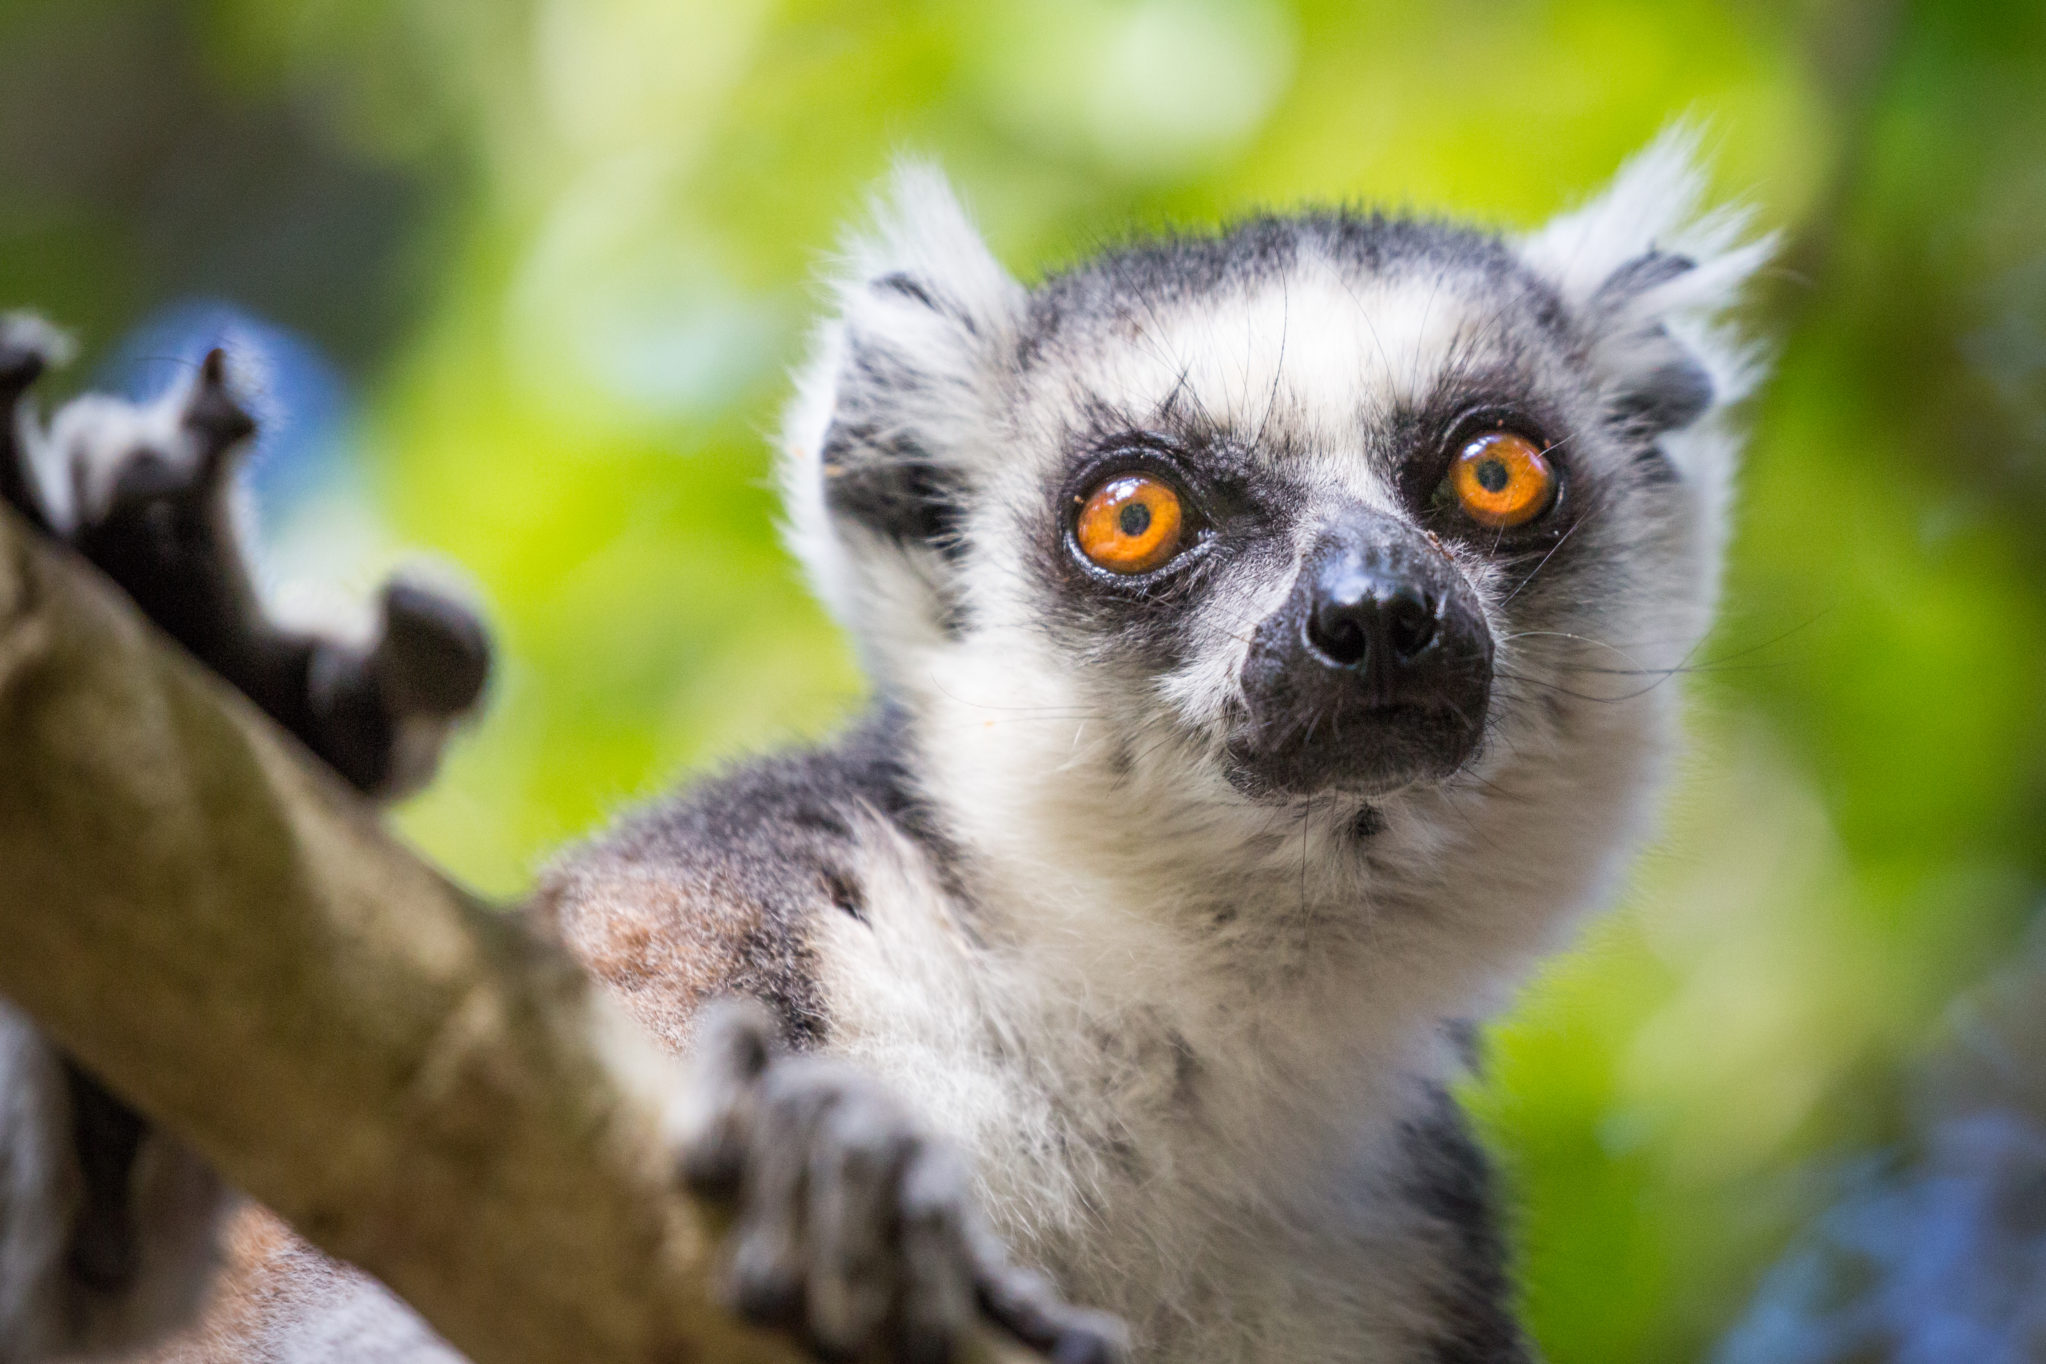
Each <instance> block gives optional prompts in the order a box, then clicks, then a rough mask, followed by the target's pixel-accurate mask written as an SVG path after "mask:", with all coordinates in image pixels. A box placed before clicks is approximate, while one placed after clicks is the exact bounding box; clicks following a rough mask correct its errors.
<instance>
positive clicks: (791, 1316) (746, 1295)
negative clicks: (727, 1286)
mask: <svg viewBox="0 0 2046 1364" xmlns="http://www.w3.org/2000/svg"><path fill="white" fill-rule="evenodd" d="M816 1070H817V1066H816V1063H814V1062H813V1061H812V1060H811V1059H810V1058H806V1057H796V1058H793V1059H791V1060H785V1061H783V1062H781V1063H780V1064H779V1065H776V1066H772V1067H770V1068H769V1069H768V1072H767V1078H766V1081H765V1083H764V1084H763V1085H762V1086H761V1091H760V1098H759V1104H760V1107H759V1113H758V1116H757V1117H756V1118H755V1120H754V1128H753V1141H752V1149H751V1151H750V1152H749V1155H748V1159H747V1167H746V1175H745V1192H744V1194H743V1196H742V1197H741V1200H740V1210H739V1224H738V1226H737V1228H736V1229H735V1230H734V1232H733V1251H732V1269H731V1295H732V1305H733V1307H734V1308H735V1309H737V1311H738V1312H739V1313H740V1314H741V1315H742V1316H744V1317H746V1318H747V1319H749V1320H751V1321H753V1322H756V1323H758V1324H759V1325H762V1326H801V1325H803V1323H804V1288H805V1281H806V1279H807V1277H808V1275H807V1257H806V1253H805V1251H806V1246H805V1243H806V1236H807V1231H808V1227H807V1220H808V1219H807V1218H806V1217H805V1213H806V1211H807V1208H806V1206H805V1204H806V1198H805V1188H806V1185H807V1182H808V1179H809V1167H810V1152H811V1151H812V1150H813V1149H814V1147H815V1144H816V1141H817V1132H818V1129H819V1127H820V1126H821V1124H822V1123H823V1121H824V1119H825V1117H826V1115H827V1114H828V1113H829V1111H830V1109H831V1108H832V1107H833V1106H834V1105H836V1104H837V1103H838V1102H839V1100H840V1099H841V1098H842V1097H843V1091H842V1090H840V1089H839V1088H838V1087H837V1086H835V1085H829V1084H819V1083H817V1076H816V1073H815V1072H816Z"/></svg>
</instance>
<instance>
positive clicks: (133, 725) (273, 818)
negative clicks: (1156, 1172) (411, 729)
mask: <svg viewBox="0 0 2046 1364" xmlns="http://www.w3.org/2000/svg"><path fill="white" fill-rule="evenodd" d="M0 995H5V996H6V997H8V998H10V999H12V1000H13V1001H15V1002H16V1003H18V1004H19V1005H21V1006H22V1007H23V1008H25V1009H27V1010H28V1011H29V1012H30V1013H32V1014H33V1015H35V1016H36V1018H37V1019H38V1020H39V1021H40V1022H41V1023H42V1024H43V1025H44V1026H45V1027H46V1028H48V1029H49V1031H50V1033H51V1034H52V1035H53V1036H54V1037H55V1038H56V1039H57V1040H58V1041H59V1042H61V1043H62V1044H63V1045H64V1046H65V1047H66V1048H68V1049H70V1050H71V1051H72V1052H73V1053H74V1054H76V1055H77V1056H78V1057H79V1058H80V1059H81V1060H82V1061H84V1063H85V1064H86V1065H87V1066H89V1067H90V1068H91V1069H92V1070H93V1071H95V1072H96V1073H97V1074H98V1075H100V1076H101V1077H102V1078H103V1079H104V1080H105V1081H106V1082H107V1083H108V1084H110V1085H111V1086H113V1087H114V1088H115V1089H117V1090H118V1091H119V1092H121V1093H122V1094H123V1095H124V1096H126V1097H127V1098H129V1099H130V1100H131V1101H132V1102H134V1103H135V1104H136V1105H137V1106H138V1107H140V1108H142V1109H143V1110H144V1111H146V1112H147V1113H149V1114H150V1116H151V1117H153V1118H155V1119H156V1120H157V1121H159V1122H161V1123H162V1124H164V1125H165V1126H166V1127H167V1128H168V1129H170V1130H171V1131H174V1132H176V1133H177V1134H178V1135H180V1136H181V1137H183V1138H184V1139H186V1140H187V1141H188V1142H190V1143H191V1144H192V1146H193V1147H194V1148H195V1149H197V1150H198V1151H199V1152H201V1153H202V1154H203V1155H205V1156H206V1157H207V1158H208V1159H209V1160H211V1161H212V1162H213V1163H214V1165H215V1166H216V1167H217V1168H218V1169H219V1170H220V1171H221V1173H222V1174H223V1175H224V1176H225V1177H226V1178H228V1179H229V1180H230V1181H231V1182H233V1183H234V1184H236V1185H237V1186H239V1187H240V1188H242V1189H243V1190H245V1191H247V1192H248V1193H249V1194H251V1195H253V1196H254V1197H256V1198H257V1199H259V1200H261V1201H262V1202H264V1203H265V1204H267V1205H269V1206H270V1207H271V1208H273V1209H275V1210H276V1211H277V1212H278V1213H279V1214H280V1215H281V1216H283V1217H284V1218H285V1219H286V1220H287V1221H289V1222H291V1223H292V1224H293V1225H294V1226H295V1227H297V1228H298V1229H299V1231H300V1232H301V1233H303V1234H304V1235H305V1236H306V1237H307V1238H308V1239H310V1240H311V1241H313V1242H314V1243H315V1244H317V1245H319V1246H320V1247H322V1248H323V1249H325V1250H327V1251H329V1252H330V1253H332V1254H334V1255H336V1256H339V1257H341V1258H342V1259H345V1260H348V1261H351V1262H353V1263H355V1264H357V1265H360V1266H361V1267H362V1268H364V1269H366V1270H368V1271H370V1272H371V1273H373V1274H375V1275H376V1276H377V1277H378V1278H380V1279H382V1280H383V1281H384V1282H385V1283H386V1284H388V1285H390V1287H391V1288H392V1289H393V1290H394V1291H396V1292H397V1293H398V1294H399V1295H400V1296H402V1297H404V1298H405V1299H406V1300H407V1301H408V1302H410V1303H411V1304H412V1305H413V1306H414V1307H415V1308H416V1309H417V1310H418V1311H419V1312H420V1313H421V1314H422V1315H423V1316H424V1317H425V1318H426V1319H427V1320H428V1321H430V1322H431V1323H432V1324H433V1325H434V1327H435V1328H436V1329H437V1330H439V1331H440V1332H441V1333H442V1334H443V1335H444V1336H445V1337H446V1338H447V1339H448V1340H449V1341H450V1342H451V1343H453V1344H454V1345H455V1346H456V1347H457V1348H458V1349H460V1350H462V1351H464V1352H465V1353H466V1354H468V1355H469V1356H470V1357H471V1358H472V1359H473V1360H475V1361H476V1364H543V1361H544V1362H545V1364H556V1362H557V1361H560V1360H564V1359H597V1360H607V1361H609V1360H618V1361H631V1362H633V1364H637V1362H638V1361H660V1362H661V1364H676V1362H677V1361H683V1360H696V1359H716V1360H720V1361H762V1364H767V1362H768V1361H780V1362H781V1364H787V1361H789V1360H791V1359H793V1358H794V1354H793V1351H792V1350H791V1349H790V1348H789V1347H788V1346H787V1345H786V1344H784V1343H782V1342H781V1341H779V1340H777V1339H774V1338H772V1337H769V1336H767V1335H765V1334H763V1333H760V1332H757V1331H754V1330H751V1329H750V1328H747V1327H744V1326H742V1325H740V1324H738V1323H737V1322H735V1321H734V1320H733V1319H732V1318H731V1317H730V1316H728V1315H727V1314H726V1313H725V1312H724V1311H723V1310H722V1309H721V1308H719V1307H718V1306H716V1305H715V1303H714V1302H713V1300H712V1297H711V1284H710V1261H709V1252H710V1248H711V1246H712V1244H713V1241H712V1237H713V1234H714V1231H715V1223H714V1221H713V1220H712V1218H711V1216H710V1215H707V1214H706V1213H705V1212H704V1211H702V1210H700V1209H699V1208H698V1207H696V1206H695V1205H694V1204H693V1203H692V1202H691V1201H690V1200H689V1199H688V1198H686V1197H685V1196H684V1195H683V1194H681V1193H680V1192H679V1191H678V1190H677V1188H676V1186H675V1183H674V1179H673V1174H672V1170H671V1165H670V1161H669V1160H668V1158H667V1154H666V1151H665V1149H664V1146H663V1143H662V1140H661V1135H660V1131H659V1096H660V1093H661V1090H660V1085H661V1083H662V1080H663V1077H664V1074H665V1068H666V1067H667V1066H668V1065H669V1062H668V1061H667V1060H666V1058H663V1057H661V1056H659V1055H657V1054H656V1053H655V1052H654V1051H653V1049H652V1047H651V1044H650V1043H648V1042H645V1041H643V1040H642V1039H641V1038H640V1036H639V1035H638V1034H637V1032H636V1031H635V1030H634V1029H632V1028H631V1026H630V1025H629V1024H627V1023H626V1022H624V1021H623V1019H622V1016H619V1015H615V1014H614V1013H613V1011H612V1009H611V1007H610V1005H609V1002H608V1001H607V1000H605V999H604V998H603V997H601V996H600V995H598V994H597V993H596V992H595V991H594V990H593V989H592V988H591V987H590V986H589V984H588V983H587V982H586V980H585V978H584V977H583V975H582V973H581V972H580V971H579V970H578V969H577V967H576V966H575V964H574V963H573V962H571V961H569V960H568V959H567V958H566V957H565V956H564V955H563V954H561V953H559V952H557V951H555V950H553V949H552V948H550V947H549V946H548V945H546V944H544V943H541V942H540V941H538V940H537V939H536V938H535V937H534V936H533V935H532V934H531V933H529V932H528V930H527V929H526V927H525V926H524V924H523V922H522V921H521V920H520V919H519V917H518V916H516V915H512V914H508V913H504V912H501V911H497V910H493V909H490V908H488V907H486V906H484V905H481V904H479V903H477V902H476V901H475V900H474V899H472V898H471V897H469V896H468V895H466V894H464V893H462V892H461V891H459V890H457V889H456V888H455V887H453V886H452V885H450V884H449V883H448V882H447V881H446V880H445V879H444V878H442V877H441V876H440V875H438V874H437V873H436V872H434V871H433V870H432V869H431V868H429V867H428V866H426V865H425V864H424V863H422V862H421V861H420V860H419V859H418V858H416V857H414V856H413V855H411V854H410V853H408V852H406V851H405V850H404V849H402V848H400V847H399V846H397V845H396V844H395V843H394V842H392V841H391V839H390V838H389V837H388V836H386V835H385V834H384V833H383V831H382V830H381V829H380V828H379V827H378V825H377V823H376V821H375V819H374V817H373V815H372V814H371V813H370V811H369V810H368V809H367V807H366V806H365V805H364V804H363V803H362V802H361V801H360V800H359V799H358V798H357V797H355V796H354V795H353V793H351V792H350V791H348V790H346V789H345V788H344V787H343V786H342V785H341V783H340V782H339V781H338V780H336V779H334V778H333V777H331V776H330V775H329V774H328V773H326V772H325V771H324V770H323V769H320V768H319V767H318V765H317V764H316V763H315V762H314V761H313V760H312V759H311V758H310V757H309V756H308V755H306V754H305V753H303V752H302V751H301V750H300V749H298V748H297V746H296V745H295V744H294V743H293V741H292V740H290V739H289V738H288V737H286V736H284V735H282V733H281V732H280V731H278V730H277V729H275V728H274V727H273V726H272V725H271V724H270V723H269V722H268V720H267V719H266V718H265V717H263V716H262V715H261V714H259V713H258V712H257V711H256V710H255V708H254V707H252V706H250V705H248V704H247V703H246V702H245V701H244V700H243V699H242V698H241V697H240V696H239V695H236V694H234V693H232V692H231V691H229V689H227V688H226V687H225V686H224V685H223V684H221V683H219V682H218V681H217V679H215V678H213V677H212V676H211V675H210V674H207V673H206V672H204V670H202V669H201V668H200V667H199V666H198V665H197V664H196V663H194V662H193V661H192V660H191V659H190V658H188V657H187V656H186V655H185V654H184V653H183V652H182V651H181V650H179V649H177V648H176V647H175V646H174V645H172V644H171V643H170V642H169V641H168V640H166V639H164V638H162V637H161V636H159V635H158V634H157V633H156V632H155V630H154V629H153V627H151V626H150V625H148V624H147V623H146V622H145V621H143V620H142V619H141V618H140V616H139V615H138V614H137V613H136V612H135V611H134V610H133V609H132V608H131V607H130V606H129V604H128V603H127V601H126V599H125V598H123V597H121V596H120V594H119V593H118V592H117V591H116V590H115V589H114V588H113V587H112V586H111V585H109V584H108V583H106V582H105V581H104V580H103V579H101V578H100V577H99V576H98V574H97V573H95V572H94V571H93V570H92V569H91V568H89V567H88V566H87V565H85V564H84V563H83V562H82V561H80V560H77V559H76V558H74V557H73V556H71V555H70V554H68V553H67V552H66V551H64V550H62V549H60V548H58V547H56V546H54V545H52V544H51V543H50V542H48V541H46V540H44V539H42V538H41V537H39V536H37V535H35V534H33V533H32V532H30V531H29V530H28V528H27V527H26V526H25V525H24V523H23V522H22V521H21V520H20V519H19V518H17V517H16V516H15V515H14V514H13V513H12V512H10V511H7V510H6V509H5V508H4V507H0ZM1005 1353H1006V1352H1005Z"/></svg>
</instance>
